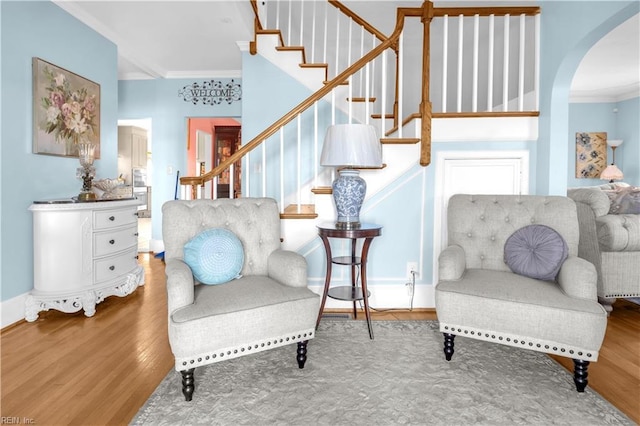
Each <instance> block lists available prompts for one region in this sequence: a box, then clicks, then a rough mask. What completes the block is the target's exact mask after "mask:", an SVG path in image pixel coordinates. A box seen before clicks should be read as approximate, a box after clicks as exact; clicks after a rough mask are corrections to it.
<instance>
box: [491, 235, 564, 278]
mask: <svg viewBox="0 0 640 426" xmlns="http://www.w3.org/2000/svg"><path fill="white" fill-rule="evenodd" d="M568 251H569V250H568V247H567V243H566V242H565V241H564V238H562V236H561V235H560V234H558V233H557V232H556V231H555V230H554V229H553V228H551V227H549V226H545V225H529V226H524V227H522V228H520V229H518V230H517V231H515V232H514V233H513V234H511V236H510V237H509V238H507V241H506V242H505V244H504V261H505V263H506V264H507V265H508V266H509V268H510V269H511V270H512V271H513V272H515V273H516V274H520V275H524V276H525V277H529V278H534V279H538V280H545V281H553V280H555V278H556V276H557V275H558V271H560V267H561V266H562V263H563V262H564V261H565V260H566V259H567V255H568Z"/></svg>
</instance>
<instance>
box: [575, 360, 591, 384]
mask: <svg viewBox="0 0 640 426" xmlns="http://www.w3.org/2000/svg"><path fill="white" fill-rule="evenodd" d="M588 368H589V361H583V360H581V359H574V360H573V383H575V384H576V390H577V391H578V392H584V389H585V388H586V387H587V384H588V383H589V381H588V380H587V376H588V375H589V374H588V373H587V369H588Z"/></svg>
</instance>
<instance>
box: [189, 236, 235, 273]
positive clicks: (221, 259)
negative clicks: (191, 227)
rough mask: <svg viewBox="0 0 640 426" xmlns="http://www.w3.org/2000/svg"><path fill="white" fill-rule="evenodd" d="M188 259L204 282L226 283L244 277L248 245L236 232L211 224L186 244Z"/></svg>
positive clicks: (193, 270) (193, 269) (192, 269)
mask: <svg viewBox="0 0 640 426" xmlns="http://www.w3.org/2000/svg"><path fill="white" fill-rule="evenodd" d="M184 261H185V263H186V264H187V265H189V267H190V268H191V271H192V272H193V276H194V277H195V278H196V279H197V280H198V281H199V282H201V283H202V284H222V283H226V282H229V281H231V280H233V279H235V278H239V277H240V271H242V266H243V265H244V249H243V247H242V242H240V240H239V239H238V237H237V236H236V234H234V233H233V232H231V231H229V230H228V229H224V228H211V229H207V230H206V231H203V232H201V233H199V234H198V235H196V236H195V237H193V238H192V239H191V240H189V242H187V244H185V246H184Z"/></svg>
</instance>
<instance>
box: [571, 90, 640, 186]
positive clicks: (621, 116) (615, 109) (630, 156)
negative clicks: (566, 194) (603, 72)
mask: <svg viewBox="0 0 640 426" xmlns="http://www.w3.org/2000/svg"><path fill="white" fill-rule="evenodd" d="M639 105H640V98H633V99H629V100H626V101H622V102H602V103H572V104H570V105H569V134H568V136H567V139H568V151H569V162H568V169H567V186H568V187H569V188H574V187H579V186H592V185H602V184H603V183H605V182H604V181H601V180H600V179H579V178H576V177H575V165H576V156H575V134H576V132H607V138H608V139H622V140H623V141H624V142H623V143H622V145H620V147H618V148H617V149H616V165H617V166H618V167H620V169H621V170H622V172H623V173H624V182H627V183H629V184H631V185H638V182H640V148H639V147H640V142H639V133H640V124H639V122H640V121H639V120H640V119H639V117H640V111H639ZM611 160H612V155H611V148H607V164H611Z"/></svg>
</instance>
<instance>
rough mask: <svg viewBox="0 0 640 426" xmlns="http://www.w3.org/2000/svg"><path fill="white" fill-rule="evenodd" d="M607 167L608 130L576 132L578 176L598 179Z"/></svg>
mask: <svg viewBox="0 0 640 426" xmlns="http://www.w3.org/2000/svg"><path fill="white" fill-rule="evenodd" d="M606 167H607V132H595V133H586V132H577V133H576V177H577V178H595V179H598V178H599V177H600V174H601V173H602V171H603V170H604V169H605V168H606Z"/></svg>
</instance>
